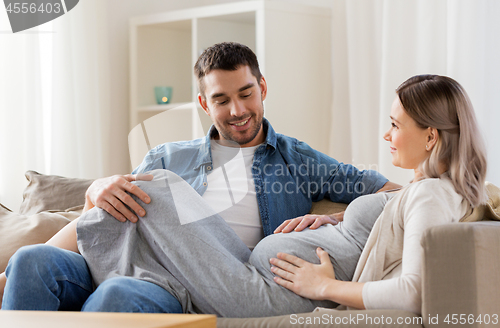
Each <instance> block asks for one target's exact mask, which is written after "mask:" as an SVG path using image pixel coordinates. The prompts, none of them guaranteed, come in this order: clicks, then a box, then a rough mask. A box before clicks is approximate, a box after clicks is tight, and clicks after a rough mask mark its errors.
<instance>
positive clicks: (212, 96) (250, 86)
mask: <svg viewBox="0 0 500 328" xmlns="http://www.w3.org/2000/svg"><path fill="white" fill-rule="evenodd" d="M253 86H255V84H254V83H252V82H250V83H248V84H246V85H244V86H242V87H241V88H239V89H238V92H242V91H245V90H247V89H250V88H252V87H253ZM225 95H226V94H225V93H223V92H218V93H214V94H213V95H211V96H210V98H211V99H215V98H218V97H224V96H225Z"/></svg>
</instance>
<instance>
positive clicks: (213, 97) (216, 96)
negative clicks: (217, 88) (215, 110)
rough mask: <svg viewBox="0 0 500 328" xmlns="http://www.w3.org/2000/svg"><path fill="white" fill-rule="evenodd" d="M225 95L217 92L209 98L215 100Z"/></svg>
mask: <svg viewBox="0 0 500 328" xmlns="http://www.w3.org/2000/svg"><path fill="white" fill-rule="evenodd" d="M225 95H226V94H225V93H222V92H219V93H214V94H213V95H211V96H210V98H212V99H215V98H218V97H224V96H225Z"/></svg>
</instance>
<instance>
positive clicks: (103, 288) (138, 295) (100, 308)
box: [82, 277, 182, 313]
mask: <svg viewBox="0 0 500 328" xmlns="http://www.w3.org/2000/svg"><path fill="white" fill-rule="evenodd" d="M143 284H150V283H147V282H144V281H139V280H137V279H135V278H130V277H115V278H111V279H108V280H106V281H104V282H103V283H102V284H101V285H99V287H98V288H97V289H96V290H95V291H94V293H93V294H92V295H91V296H90V297H89V298H88V299H87V302H86V303H85V304H84V306H83V308H82V311H88V312H143V313H153V312H167V313H179V312H182V307H181V305H180V303H179V302H178V301H177V299H175V297H174V296H172V295H170V294H169V293H168V292H167V291H166V290H162V289H160V288H161V287H159V286H156V285H154V284H151V285H150V286H148V287H147V288H146V289H143V288H141V286H144V285H143ZM139 285H141V286H139ZM151 287H152V288H153V290H150V288H151ZM159 290H161V293H160V294H158V293H157V292H158V291H159Z"/></svg>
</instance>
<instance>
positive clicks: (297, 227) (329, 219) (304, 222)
mask: <svg viewBox="0 0 500 328" xmlns="http://www.w3.org/2000/svg"><path fill="white" fill-rule="evenodd" d="M343 218H344V212H339V213H335V214H330V215H317V214H306V215H304V216H299V217H296V218H295V219H289V220H286V221H284V222H283V223H282V224H280V226H279V227H277V228H276V230H274V233H280V232H283V233H287V232H292V231H302V230H304V229H305V228H307V227H309V229H313V230H314V229H317V228H319V227H321V226H322V225H325V224H332V225H336V224H338V223H339V222H340V221H342V220H343Z"/></svg>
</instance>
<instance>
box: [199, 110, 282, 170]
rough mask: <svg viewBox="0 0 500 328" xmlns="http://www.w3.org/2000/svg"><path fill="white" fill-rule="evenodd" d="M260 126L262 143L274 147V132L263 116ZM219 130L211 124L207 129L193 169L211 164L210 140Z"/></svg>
mask: <svg viewBox="0 0 500 328" xmlns="http://www.w3.org/2000/svg"><path fill="white" fill-rule="evenodd" d="M262 126H263V128H264V133H265V134H266V141H264V145H266V146H270V147H272V148H273V150H275V149H276V139H277V137H276V132H275V131H274V129H273V127H272V126H271V123H269V121H268V120H267V119H266V118H265V117H264V118H263V119H262ZM218 133H219V132H218V131H217V129H216V128H215V125H212V126H211V127H210V129H208V133H207V135H206V136H205V137H203V142H202V144H201V145H200V152H199V153H198V159H197V160H196V166H195V169H198V168H199V167H200V166H201V165H205V164H211V163H212V153H211V150H210V140H211V139H212V138H211V136H214V135H216V134H218Z"/></svg>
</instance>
